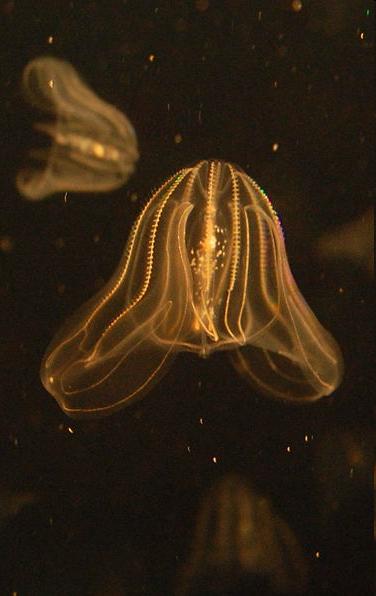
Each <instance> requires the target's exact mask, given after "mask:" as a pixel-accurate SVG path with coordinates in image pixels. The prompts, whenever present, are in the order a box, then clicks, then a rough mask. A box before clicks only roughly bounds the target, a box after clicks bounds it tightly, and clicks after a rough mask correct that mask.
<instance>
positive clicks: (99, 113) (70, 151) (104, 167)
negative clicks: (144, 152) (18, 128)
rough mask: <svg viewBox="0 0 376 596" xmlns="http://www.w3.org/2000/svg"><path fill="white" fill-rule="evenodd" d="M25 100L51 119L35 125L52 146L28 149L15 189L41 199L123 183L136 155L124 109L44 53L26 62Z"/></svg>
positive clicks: (66, 63) (30, 197)
mask: <svg viewBox="0 0 376 596" xmlns="http://www.w3.org/2000/svg"><path fill="white" fill-rule="evenodd" d="M22 87H23V91H24V94H25V97H26V99H27V101H28V102H29V103H30V104H31V105H32V106H33V107H35V108H37V109H38V110H40V111H41V112H43V114H45V115H46V116H48V117H49V121H48V122H43V123H37V124H35V128H36V129H37V130H39V131H41V132H42V133H45V134H46V135H48V136H49V137H50V140H51V146H50V147H44V148H39V149H32V150H31V151H30V154H29V156H28V157H29V163H28V165H27V167H24V168H22V169H21V170H20V171H19V172H18V174H17V178H16V185H17V188H18V190H19V192H20V193H21V194H22V195H23V196H24V197H26V198H27V199H30V200H39V199H43V198H45V197H47V196H48V195H51V194H53V193H56V192H59V191H63V192H65V191H75V192H103V191H109V190H112V189H115V188H117V187H119V186H121V185H122V184H124V183H125V182H126V181H127V179H128V178H129V176H130V175H131V173H132V172H133V170H134V166H135V162H136V161H137V159H138V151H137V139H136V135H135V132H134V129H133V127H132V125H131V123H130V122H129V120H128V119H127V118H126V116H125V115H124V114H122V112H120V111H119V110H118V109H116V108H115V107H114V106H112V105H110V104H108V103H107V102H105V101H103V100H102V99H100V98H99V97H97V95H95V93H94V92H93V91H92V90H91V89H89V87H88V86H87V85H86V84H85V83H84V82H83V81H82V80H81V78H80V77H79V75H78V74H77V72H76V71H75V69H74V68H73V66H72V65H71V64H69V63H68V62H65V61H63V60H59V59H56V58H51V57H48V56H42V57H40V58H36V59H35V60H32V61H31V62H29V63H28V64H27V66H26V67H25V70H24V72H23V77H22Z"/></svg>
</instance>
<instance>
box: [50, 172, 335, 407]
mask: <svg viewBox="0 0 376 596" xmlns="http://www.w3.org/2000/svg"><path fill="white" fill-rule="evenodd" d="M214 350H232V352H231V359H232V361H233V363H234V365H235V367H236V369H237V370H238V371H239V372H241V374H243V375H244V376H245V378H246V379H247V380H249V382H250V383H251V384H252V385H254V386H256V387H257V389H258V390H259V391H260V392H262V393H264V394H267V395H271V396H273V397H278V398H282V399H288V400H293V401H312V400H315V399H318V398H320V397H322V396H323V395H329V394H330V393H331V392H332V391H333V390H334V389H335V388H336V387H337V385H338V383H339V381H340V378H341V373H342V358H341V354H340V351H339V349H338V347H337V345H336V343H335V342H334V340H333V339H332V338H331V336H330V335H329V334H328V333H327V332H326V331H325V330H324V329H323V328H322V326H321V325H320V324H319V322H318V321H317V319H316V318H315V316H314V315H313V313H312V311H311V310H310V309H309V307H308V306H307V304H306V303H305V301H304V299H303V298H302V296H301V294H300V292H299V291H298V289H297V286H296V284H295V282H294V280H293V278H292V275H291V272H290V269H289V265H288V262H287V257H286V252H285V247H284V239H283V234H282V230H281V226H280V223H279V220H278V217H277V215H276V213H275V211H274V209H273V208H272V206H271V203H270V201H269V200H268V199H267V197H266V195H265V194H264V193H263V191H262V190H261V189H260V187H259V186H258V185H257V184H256V183H255V182H254V181H253V180H252V179H251V178H249V177H248V176H247V175H246V174H245V173H244V172H243V171H242V170H241V169H239V168H237V167H236V166H233V165H231V164H229V163H226V162H221V161H214V160H211V161H202V162H199V163H198V164H197V165H195V166H193V167H191V168H186V169H183V170H181V171H180V172H178V173H177V174H176V175H175V176H173V177H172V178H170V179H169V180H168V181H167V182H166V183H165V184H164V185H163V186H162V187H161V188H160V189H159V190H157V191H156V192H155V193H154V195H153V196H152V198H151V199H150V201H149V202H148V203H147V205H146V206H145V208H144V209H143V211H142V213H141V214H140V216H139V218H138V219H137V221H136V222H135V225H134V227H133V229H132V232H131V235H130V238H129V240H128V244H127V248H126V250H125V253H124V255H123V258H122V260H121V263H120V265H119V268H118V270H117V271H116V273H115V275H114V276H113V278H112V279H111V280H110V282H109V283H108V285H107V286H106V287H105V288H104V289H103V290H102V291H101V292H100V293H99V294H98V295H97V296H96V297H94V298H93V299H92V300H91V301H89V303H88V304H87V305H86V306H84V307H83V308H82V309H81V310H80V311H79V312H78V313H77V314H76V315H74V317H73V318H72V319H71V320H70V321H68V323H67V324H66V325H65V326H64V327H63V329H62V331H61V332H60V333H59V334H58V336H57V337H56V339H55V340H54V341H53V342H52V344H51V346H50V348H49V349H48V351H47V355H46V357H45V359H44V361H43V363H42V371H41V376H42V381H43V384H44V385H45V387H46V388H47V389H48V391H49V392H50V393H52V395H54V397H55V398H56V399H57V400H58V402H59V403H60V405H61V407H62V408H63V409H64V410H65V411H66V412H67V413H69V414H70V415H77V416H81V415H96V414H97V415H105V414H106V413H111V412H112V411H113V410H114V409H117V408H118V407H121V406H122V405H125V404H126V403H130V402H131V401H133V400H134V399H135V398H137V397H141V396H142V395H144V394H145V393H146V392H147V391H148V390H149V389H150V388H151V387H152V386H153V384H154V383H155V382H156V381H157V380H158V379H159V378H160V377H161V376H162V375H163V374H165V372H166V370H167V364H168V363H169V362H170V361H171V359H172V356H173V355H174V354H176V353H177V352H178V351H193V352H196V353H197V354H199V355H200V356H203V357H206V356H208V355H210V353H211V352H212V351H214Z"/></svg>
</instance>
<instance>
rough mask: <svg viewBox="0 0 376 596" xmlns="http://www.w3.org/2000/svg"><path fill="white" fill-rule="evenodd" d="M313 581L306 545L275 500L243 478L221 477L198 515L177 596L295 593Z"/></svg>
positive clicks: (238, 595)
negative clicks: (270, 499) (305, 549)
mask: <svg viewBox="0 0 376 596" xmlns="http://www.w3.org/2000/svg"><path fill="white" fill-rule="evenodd" d="M307 580H308V565H307V563H306V560H305V557H304V555H303V552H302V549H301V547H300V544H299V542H298V541H297V539H296V537H295V535H294V533H293V531H292V530H291V529H290V528H289V526H288V524H287V523H286V522H285V521H284V520H283V519H282V518H281V517H280V516H279V515H277V514H276V512H275V511H274V509H273V506H272V504H271V502H270V501H269V500H268V499H267V498H266V497H264V496H262V495H259V494H257V493H256V492H255V491H254V490H252V489H251V488H250V487H249V486H248V485H247V483H246V482H244V481H243V479H242V478H241V477H239V476H236V475H229V476H225V477H224V478H221V479H220V480H219V481H218V482H217V483H216V484H215V485H214V486H213V487H212V488H211V490H210V491H209V492H208V494H207V495H206V497H205V498H204V500H203V502H202V504H201V507H200V509H199V512H198V514H197V519H196V525H195V530H194V537H193V541H192V547H191V552H190V555H189V556H188V560H187V563H186V564H185V566H184V569H183V570H182V572H181V575H180V578H179V582H178V587H177V590H176V595H177V596H203V595H204V594H205V596H206V595H207V594H213V595H214V594H217V595H220V594H226V595H227V594H228V595H230V594H232V595H234V596H235V595H236V596H242V595H244V596H245V595H247V596H250V595H251V594H254V595H258V596H260V595H270V594H295V593H301V592H303V591H304V590H305V589H306V587H307V583H308V581H307Z"/></svg>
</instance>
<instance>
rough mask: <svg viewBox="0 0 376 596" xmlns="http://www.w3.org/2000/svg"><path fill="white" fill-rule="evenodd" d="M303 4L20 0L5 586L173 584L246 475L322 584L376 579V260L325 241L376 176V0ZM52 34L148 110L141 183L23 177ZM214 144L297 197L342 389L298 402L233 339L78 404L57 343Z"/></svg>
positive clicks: (107, 89)
mask: <svg viewBox="0 0 376 596" xmlns="http://www.w3.org/2000/svg"><path fill="white" fill-rule="evenodd" d="M302 4H303V5H302V8H301V10H295V11H294V10H293V9H292V7H291V3H290V2H289V1H287V0H274V1H273V0H270V1H268V0H249V1H245V0H244V1H243V0H232V1H231V0H223V1H217V2H215V1H213V0H210V1H209V0H208V1H207V2H205V1H204V0H201V1H197V2H194V1H184V0H181V1H176V2H167V1H166V0H165V1H163V0H162V1H160V2H157V1H155V2H149V1H135V0H134V1H129V2H126V1H120V0H109V1H108V2H100V1H85V0H82V1H71V2H68V1H52V0H50V1H49V2H45V1H42V0H39V1H33V2H28V1H23V2H22V1H20V2H17V1H16V0H15V1H11V0H9V1H1V2H0V19H1V30H0V52H1V53H0V55H1V58H0V60H1V62H0V67H1V78H0V84H1V93H0V102H1V103H0V106H1V110H0V119H1V120H0V123H1V137H2V138H1V145H2V148H3V150H4V154H3V157H2V158H1V166H2V170H3V171H2V176H1V187H0V195H1V199H0V201H1V217H0V240H1V248H2V251H1V253H0V259H1V276H0V300H1V306H0V317H1V319H2V322H1V345H0V359H1V371H0V411H1V415H0V503H1V505H0V552H1V553H2V554H1V557H0V593H1V594H4V595H8V594H9V595H10V594H17V595H20V596H23V595H29V594H32V595H34V594H36V595H40V594H41V595H44V594H48V595H53V594H67V595H71V594H72V595H73V594H74V595H75V594H79V595H81V594H82V595H86V594H88V595H91V594H115V595H117V594H119V595H122V594H135V595H138V594H146V595H154V594H156V595H159V594H161V595H168V594H173V592H174V586H175V583H176V576H177V574H178V572H179V570H180V569H181V568H182V565H183V563H184V561H186V560H187V556H188V553H189V547H190V543H191V537H192V529H193V527H194V525H195V518H196V513H197V510H198V508H199V506H200V502H201V501H202V498H203V495H204V494H205V493H206V491H207V490H208V489H209V488H210V487H211V486H212V485H213V483H214V482H215V481H216V480H217V479H219V478H220V477H222V476H223V475H225V474H227V473H229V472H232V473H233V472H236V473H239V474H241V475H242V476H243V478H245V479H247V481H249V482H250V483H251V484H252V486H254V487H255V488H256V489H257V490H258V491H259V492H260V493H262V494H263V495H265V496H266V497H267V498H268V499H270V501H271V502H272V503H273V506H274V508H275V509H276V510H277V511H278V512H279V514H280V515H281V516H282V517H283V518H284V519H285V520H286V521H287V523H288V524H289V525H290V527H291V528H292V529H293V531H294V532H295V534H296V536H297V537H298V539H299V541H300V543H301V545H302V548H303V550H304V553H305V556H306V559H307V561H309V562H310V578H311V580H310V586H309V589H308V593H310V594H313V595H315V594H341V595H347V594H349V595H350V594H352V595H354V594H362V595H367V594H371V593H372V585H373V582H372V562H371V549H372V500H373V490H372V467H373V461H372V440H371V437H372V433H373V422H372V405H373V400H374V393H375V389H374V384H373V379H372V376H371V369H372V363H373V340H372V326H373V325H372V318H373V308H372V302H371V295H372V292H371V279H370V277H369V274H368V273H367V271H366V270H365V268H364V267H363V266H362V264H361V263H356V262H350V261H345V260H329V259H325V258H323V259H319V258H318V257H317V256H316V253H315V250H314V248H315V244H316V243H317V241H318V239H319V238H320V236H321V235H322V234H323V233H324V232H327V231H329V230H331V229H333V228H334V226H336V225H339V224H341V223H345V222H349V221H351V220H352V219H354V218H356V217H357V216H360V215H361V214H362V213H363V212H365V210H366V209H367V207H368V206H369V205H370V203H371V201H372V198H373V196H374V195H375V180H374V176H373V175H372V170H373V166H374V164H372V157H373V154H372V150H373V140H374V139H373V134H372V131H373V130H374V120H375V110H374V103H373V97H374V86H373V78H372V77H373V66H372V57H373V52H374V48H373V38H372V36H373V29H374V2H371V1H370V2H366V1H362V0H353V1H352V2H347V1H345V0H330V1H329V0H328V1H327V2H324V1H323V0H310V1H309V0H306V1H304V0H302ZM50 36H52V37H53V42H52V43H49V41H48V38H49V37H50ZM45 53H49V54H52V55H54V56H58V57H61V58H64V59H66V60H69V61H70V62H72V64H73V65H74V66H75V67H76V69H77V70H78V71H79V72H80V73H81V75H82V76H83V77H84V78H85V80H86V81H87V82H88V83H89V84H90V86H91V87H92V88H93V89H94V90H95V91H96V92H97V93H98V94H99V95H100V96H101V97H103V98H104V99H106V100H107V101H109V102H111V103H113V104H115V105H116V106H117V107H119V108H120V109H122V110H123V111H125V112H126V113H127V115H128V116H129V118H130V120H131V121H132V123H133V124H134V126H135V129H136V131H137V135H138V139H139V145H140V153H141V158H140V161H139V163H138V167H137V172H136V174H135V175H134V176H133V177H132V178H131V180H130V181H129V184H128V185H127V186H126V187H125V188H123V189H120V190H118V191H116V192H113V193H110V194H107V195H74V194H68V197H67V199H66V201H64V195H63V194H60V195H57V196H55V197H54V198H51V199H48V200H46V201H43V202H41V203H35V204H32V203H28V202H27V201H25V200H22V199H21V198H20V197H19V195H18V194H17V192H16V190H15V188H14V177H15V174H16V171H17V167H18V165H19V163H20V162H21V160H22V157H23V155H24V152H25V150H26V149H27V147H28V146H29V145H30V144H32V141H33V138H32V133H31V124H32V122H33V121H34V119H35V118H34V115H33V114H32V113H31V112H30V110H29V109H28V108H27V107H26V106H25V105H24V104H23V103H22V99H21V94H20V91H19V79H20V75H21V73H22V69H23V67H24V66H25V64H26V63H27V62H28V61H29V60H30V59H32V58H34V57H36V56H38V55H40V54H45ZM151 55H153V56H154V59H152V61H151V59H150V56H151ZM177 135H180V137H177ZM180 138H181V141H180V142H177V141H179V139H180ZM274 144H278V149H277V150H276V151H273V145H274ZM208 157H216V158H221V159H225V160H227V161H233V162H235V163H237V164H239V165H240V166H241V167H242V168H243V169H245V170H246V171H247V173H249V175H250V176H252V177H253V178H254V179H255V180H256V181H257V182H258V183H259V184H260V186H261V187H262V188H264V189H265V191H266V192H267V193H268V195H269V197H270V199H271V201H272V203H273V205H274V206H275V208H276V210H277V211H278V212H279V214H280V216H281V220H282V223H283V226H284V230H285V235H286V244H287V252H288V255H289V259H290V264H291V267H292V270H293V273H294V276H295V278H296V280H297V283H298V286H299V288H300V289H301V291H302V293H303V295H304V296H305V298H306V299H307V301H308V303H309V304H310V306H311V307H312V309H313V311H314V312H315V313H316V314H317V316H318V318H319V320H320V321H321V322H322V323H323V325H324V326H325V327H327V328H328V329H329V330H330V331H331V333H332V334H333V335H334V337H336V339H337V341H338V343H339V344H340V346H341V348H342V350H343V354H344V360H345V366H346V370H345V377H344V380H343V383H342V385H341V387H340V388H339V389H338V390H337V391H336V392H335V393H334V395H333V396H332V397H330V398H328V399H325V400H322V401H321V402H320V403H318V404H315V405H312V406H308V407H303V408H299V407H291V406H285V405H283V404H280V403H275V402H272V401H269V400H266V399H265V398H263V397H261V396H259V395H257V393H255V392H254V391H253V390H252V389H251V388H250V387H249V386H248V385H247V384H246V383H245V381H243V379H242V378H240V377H239V376H238V375H237V374H236V373H235V371H234V370H233V369H232V367H231V366H230V365H229V363H228V361H227V359H226V355H225V354H218V355H214V356H213V357H211V358H210V359H208V360H206V361H203V360H200V359H199V358H197V357H196V356H193V355H190V354H181V355H179V357H178V358H177V359H176V361H175V363H174V365H173V366H172V367H171V370H170V372H169V373H168V374H167V375H166V377H165V378H164V379H163V380H162V381H161V382H160V383H159V384H158V386H157V387H156V388H155V389H154V390H153V391H152V392H151V393H150V394H149V395H148V396H147V397H146V398H145V399H144V400H143V401H142V402H140V403H139V404H137V405H135V406H133V407H130V408H128V409H125V410H122V411H121V412H119V413H117V414H115V415H114V416H112V417H110V418H108V419H105V420H98V421H95V422H77V421H71V420H69V419H68V418H67V417H66V416H65V415H64V414H63V413H62V412H61V411H60V409H59V408H58V406H57V405H56V403H55V401H54V400H53V399H52V398H51V397H50V396H49V395H48V394H47V393H46V391H45V390H44V389H43V387H42V386H41V384H40V380H39V366H40V361H41V358H42V355H43V353H44V350H45V348H46V346H47V344H48V343H49V341H50V339H51V338H52V336H53V335H54V333H55V331H56V330H57V329H58V327H60V325H61V323H62V322H63V320H64V319H65V317H67V316H68V315H69V314H70V313H71V312H73V311H74V310H75V309H76V308H77V307H78V306H80V305H81V304H82V303H83V302H84V301H85V300H86V299H88V298H89V297H91V296H92V295H93V294H94V293H95V291H96V290H97V289H98V287H100V286H101V284H102V283H103V282H104V281H105V280H107V279H108V278H109V276H110V275H111V273H112V271H113V270H114V268H115V266H116V265H117V263H118V261H119V258H120V255H121V252H122V249H123V247H124V244H125V241H126V238H127V235H128V232H129V229H130V227H131V225H132V223H133V221H134V218H135V216H136V214H137V213H138V212H139V210H140V208H141V206H142V205H143V204H144V202H145V200H146V199H147V198H148V196H149V195H150V192H151V190H152V189H153V188H155V187H156V186H158V185H159V184H160V183H161V182H162V181H163V180H164V179H165V178H167V176H169V175H170V174H172V173H173V172H174V171H176V170H177V169H179V168H181V167H183V166H186V165H188V164H190V163H193V162H195V161H198V160H199V159H204V158H208ZM136 195H137V197H138V199H137V200H136V201H134V202H132V201H131V200H130V197H131V196H133V198H134V197H135V196H136ZM350 241H351V238H350V240H349V242H350ZM288 447H289V449H288ZM213 458H215V459H216V463H215V461H213ZM219 593H220V592H219Z"/></svg>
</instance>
